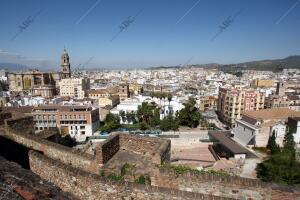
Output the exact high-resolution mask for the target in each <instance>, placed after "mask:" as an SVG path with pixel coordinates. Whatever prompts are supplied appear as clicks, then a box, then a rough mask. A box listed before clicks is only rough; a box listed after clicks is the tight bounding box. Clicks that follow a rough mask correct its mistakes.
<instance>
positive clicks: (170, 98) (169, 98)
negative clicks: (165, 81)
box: [167, 93, 173, 107]
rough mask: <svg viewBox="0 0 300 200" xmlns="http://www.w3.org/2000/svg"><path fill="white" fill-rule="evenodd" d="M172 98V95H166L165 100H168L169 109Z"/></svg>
mask: <svg viewBox="0 0 300 200" xmlns="http://www.w3.org/2000/svg"><path fill="white" fill-rule="evenodd" d="M172 97H173V96H172V94H171V93H168V95H167V98H168V101H169V107H170V103H171V101H172Z"/></svg>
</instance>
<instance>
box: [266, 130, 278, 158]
mask: <svg viewBox="0 0 300 200" xmlns="http://www.w3.org/2000/svg"><path fill="white" fill-rule="evenodd" d="M267 148H268V149H269V150H270V152H271V154H275V153H278V152H280V148H279V146H278V144H277V143H276V136H275V130H273V132H272V135H271V137H269V140H268V144H267Z"/></svg>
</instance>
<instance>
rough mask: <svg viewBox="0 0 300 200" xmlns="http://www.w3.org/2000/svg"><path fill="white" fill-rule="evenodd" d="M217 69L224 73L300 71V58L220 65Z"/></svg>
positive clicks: (292, 57) (291, 57)
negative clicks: (291, 69) (293, 69)
mask: <svg viewBox="0 0 300 200" xmlns="http://www.w3.org/2000/svg"><path fill="white" fill-rule="evenodd" d="M217 68H218V69H219V70H221V71H224V72H238V71H241V70H260V71H273V72H279V71H281V70H282V69H290V68H295V69H300V56H289V57H286V58H284V59H274V60H261V61H251V62H245V63H238V64H229V65H220V66H218V67H217Z"/></svg>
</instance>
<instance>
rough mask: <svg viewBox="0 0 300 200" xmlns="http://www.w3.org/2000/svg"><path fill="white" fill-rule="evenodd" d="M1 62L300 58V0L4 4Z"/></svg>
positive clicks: (123, 63)
mask: <svg viewBox="0 0 300 200" xmlns="http://www.w3.org/2000/svg"><path fill="white" fill-rule="evenodd" d="M0 25H1V26H0V27H1V29H0V63H3V62H13V63H20V64H25V65H29V66H32V67H37V68H40V69H43V68H44V69H59V65H60V56H61V54H62V52H63V49H64V48H66V49H67V51H68V53H69V56H70V61H71V67H73V68H74V67H76V66H78V65H79V64H81V65H85V67H86V68H106V69H109V68H143V67H154V66H161V65H164V66H170V65H180V64H181V65H186V64H205V63H220V64H229V63H239V62H246V61H253V60H263V59H277V58H284V57H287V56H290V55H300V38H299V36H300V0H43V1H41V0H0Z"/></svg>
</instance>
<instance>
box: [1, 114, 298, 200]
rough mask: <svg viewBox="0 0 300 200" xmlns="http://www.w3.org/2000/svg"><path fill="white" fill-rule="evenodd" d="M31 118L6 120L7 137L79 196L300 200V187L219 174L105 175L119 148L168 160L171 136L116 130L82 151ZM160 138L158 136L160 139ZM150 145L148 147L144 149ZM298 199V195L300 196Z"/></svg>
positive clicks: (44, 173) (41, 171)
mask: <svg viewBox="0 0 300 200" xmlns="http://www.w3.org/2000/svg"><path fill="white" fill-rule="evenodd" d="M30 120H31V119H30V117H29V118H20V119H6V120H5V124H6V128H5V133H4V136H5V137H7V138H9V139H11V140H13V141H15V142H17V143H19V144H21V145H24V146H26V147H28V148H30V149H32V151H30V154H29V159H30V168H31V170H32V171H33V172H34V173H36V174H38V175H39V176H41V177H42V178H43V179H45V180H48V181H50V182H52V183H54V184H55V185H57V186H58V187H60V188H61V189H62V190H64V191H66V192H70V193H72V194H74V195H76V196H77V197H79V198H81V199H110V198H112V199H113V198H115V199H122V198H123V199H124V198H125V199H126V198H128V199H281V200H282V199H297V198H298V197H300V190H299V189H298V188H293V187H283V186H278V185H276V184H267V183H262V182H260V181H259V180H252V179H246V178H240V177H231V176H229V177H224V176H221V175H217V174H194V173H190V172H188V173H183V174H178V173H175V172H174V171H173V170H171V169H160V170H153V171H154V173H153V174H150V178H151V186H150V185H142V184H136V183H131V182H124V181H111V180H109V179H107V178H105V177H101V175H100V171H101V166H102V165H103V164H104V163H105V162H107V161H108V160H109V159H110V158H111V157H113V155H114V154H115V153H116V152H118V151H119V150H120V149H122V148H124V149H126V150H130V151H134V152H135V153H140V154H143V155H145V156H149V158H150V157H152V158H153V161H154V162H156V163H159V164H160V163H161V161H164V159H165V160H166V161H167V160H168V159H169V152H170V151H169V150H168V149H169V148H170V143H169V141H167V142H165V140H160V139H156V138H145V137H137V136H131V135H119V134H118V135H113V136H111V137H110V138H109V139H108V140H106V142H104V143H102V145H101V146H99V147H98V149H97V150H96V155H94V156H93V155H90V154H86V153H82V152H78V151H76V150H73V149H71V148H69V147H65V146H62V145H59V144H56V143H53V142H50V141H48V140H45V139H41V138H38V137H36V136H34V135H31V134H29V133H28V132H29V131H28V130H27V131H23V132H22V131H20V130H22V128H20V127H22V124H23V125H24V126H27V127H30V125H29V124H28V123H29V122H30ZM156 140H159V141H157V143H156ZM145 149H147V150H145ZM298 199H299V198H298Z"/></svg>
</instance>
